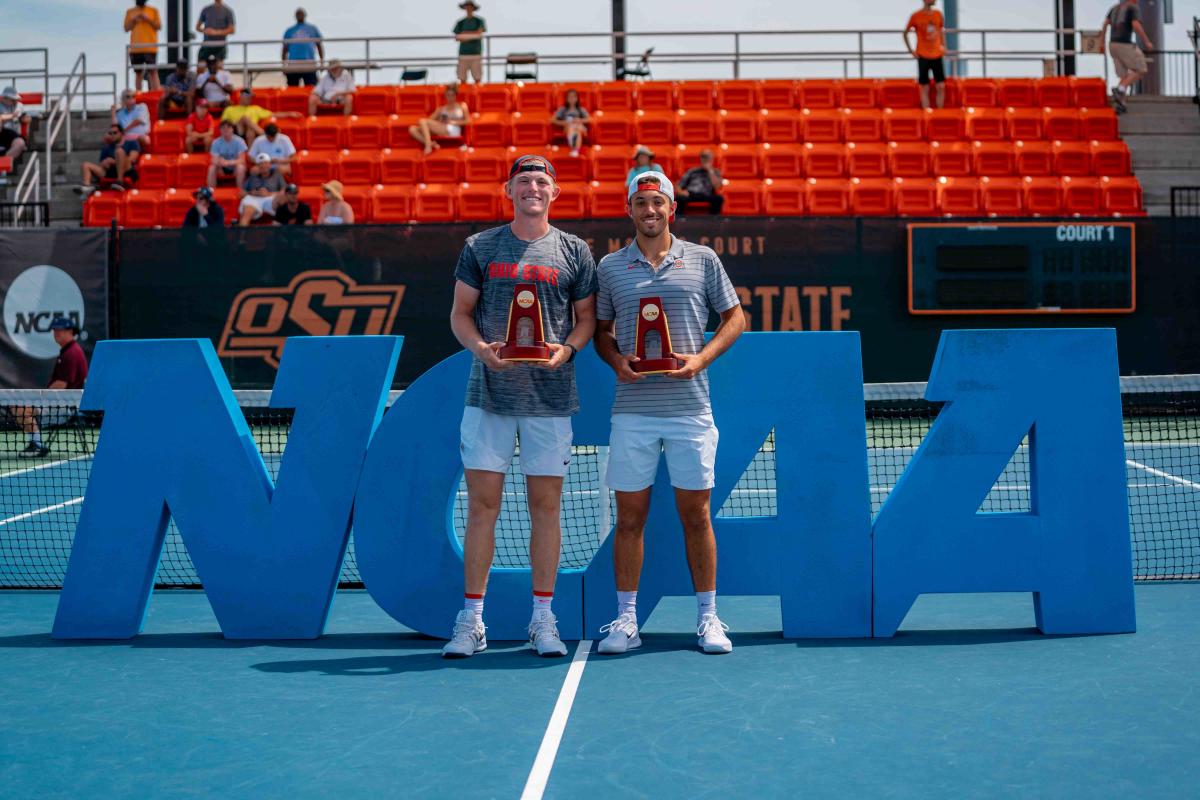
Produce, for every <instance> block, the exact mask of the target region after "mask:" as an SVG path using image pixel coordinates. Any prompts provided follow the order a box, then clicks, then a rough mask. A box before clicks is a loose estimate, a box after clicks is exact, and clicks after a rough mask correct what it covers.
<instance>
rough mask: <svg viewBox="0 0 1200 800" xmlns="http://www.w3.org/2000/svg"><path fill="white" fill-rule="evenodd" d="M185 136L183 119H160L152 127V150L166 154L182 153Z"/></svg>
mask: <svg viewBox="0 0 1200 800" xmlns="http://www.w3.org/2000/svg"><path fill="white" fill-rule="evenodd" d="M184 136H185V133H184V123H183V122H182V121H180V120H163V119H160V120H159V121H158V122H156V123H154V127H153V128H152V129H151V134H150V151H151V152H154V153H160V154H164V155H171V154H174V153H182V152H183V139H184Z"/></svg>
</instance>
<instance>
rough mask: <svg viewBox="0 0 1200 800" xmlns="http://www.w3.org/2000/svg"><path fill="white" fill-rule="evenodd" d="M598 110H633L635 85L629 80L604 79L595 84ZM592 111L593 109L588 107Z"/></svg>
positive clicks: (635, 105)
mask: <svg viewBox="0 0 1200 800" xmlns="http://www.w3.org/2000/svg"><path fill="white" fill-rule="evenodd" d="M593 90H594V91H595V93H596V94H595V97H596V99H595V101H594V102H595V104H596V108H595V110H596V111H633V110H634V109H635V108H637V103H636V102H634V85H633V83H631V82H629V81H604V82H602V83H597V84H595V85H594V86H593ZM588 111H592V109H590V108H589V109H588Z"/></svg>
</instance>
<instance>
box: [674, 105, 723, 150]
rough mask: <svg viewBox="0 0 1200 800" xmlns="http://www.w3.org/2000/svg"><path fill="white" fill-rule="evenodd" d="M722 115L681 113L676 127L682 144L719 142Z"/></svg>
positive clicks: (707, 112)
mask: <svg viewBox="0 0 1200 800" xmlns="http://www.w3.org/2000/svg"><path fill="white" fill-rule="evenodd" d="M720 119H721V117H720V115H718V114H717V113H716V112H715V111H690V110H689V111H681V112H680V113H679V121H678V123H677V126H676V130H677V131H678V138H679V143H680V144H707V143H709V142H715V141H718V138H717V137H718V129H719V124H720Z"/></svg>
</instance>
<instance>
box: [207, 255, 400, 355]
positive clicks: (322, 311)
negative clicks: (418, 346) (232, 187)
mask: <svg viewBox="0 0 1200 800" xmlns="http://www.w3.org/2000/svg"><path fill="white" fill-rule="evenodd" d="M403 299H404V285H403V284H401V285H399V286H359V285H358V283H356V282H355V281H354V280H353V279H352V278H349V277H347V276H346V275H345V274H343V273H341V272H339V271H337V270H321V269H314V270H309V271H307V272H302V273H300V274H299V275H297V276H296V277H295V278H292V281H291V283H289V284H288V285H287V286H276V287H256V288H253V289H246V290H244V291H242V292H241V293H239V294H238V296H237V297H235V298H234V300H233V306H231V307H230V309H229V319H227V320H226V321H225V331H224V333H222V334H221V343H220V345H219V346H218V347H217V353H218V354H219V355H220V356H222V357H233V358H242V357H261V358H262V360H263V361H266V362H267V363H268V364H270V365H271V366H272V367H278V366H279V358H280V356H281V355H282V354H283V343H284V341H285V340H286V339H287V337H289V336H345V335H347V334H360V335H363V334H365V335H379V334H385V333H391V330H392V324H393V323H394V322H395V321H396V314H397V313H398V312H399V311H400V302H401V301H402V300H403Z"/></svg>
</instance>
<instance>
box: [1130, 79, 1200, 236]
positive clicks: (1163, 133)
mask: <svg viewBox="0 0 1200 800" xmlns="http://www.w3.org/2000/svg"><path fill="white" fill-rule="evenodd" d="M1126 102H1127V105H1128V106H1129V111H1128V112H1127V113H1125V114H1123V115H1122V116H1121V117H1120V124H1121V138H1123V139H1124V140H1125V143H1126V144H1128V145H1129V150H1130V151H1131V153H1132V154H1133V173H1134V174H1135V175H1136V176H1137V177H1138V180H1139V181H1141V184H1142V192H1143V195H1144V197H1145V203H1146V211H1147V212H1148V213H1149V214H1151V215H1152V216H1168V215H1170V213H1171V187H1172V186H1200V109H1198V108H1197V107H1196V104H1195V103H1193V102H1192V100H1191V98H1188V97H1149V96H1138V97H1131V98H1129V100H1128V101H1126Z"/></svg>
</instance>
